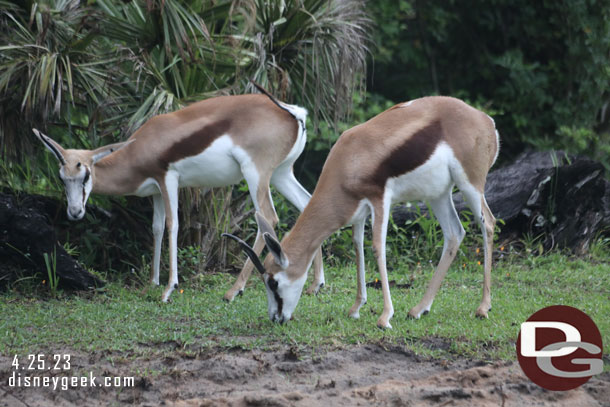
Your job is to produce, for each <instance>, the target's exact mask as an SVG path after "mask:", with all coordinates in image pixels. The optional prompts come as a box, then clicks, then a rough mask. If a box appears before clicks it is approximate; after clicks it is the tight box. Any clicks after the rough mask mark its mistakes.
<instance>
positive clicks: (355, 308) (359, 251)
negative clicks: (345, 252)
mask: <svg viewBox="0 0 610 407" xmlns="http://www.w3.org/2000/svg"><path fill="white" fill-rule="evenodd" d="M352 241H353V242H354V247H355V248H356V267H357V269H358V291H357V292H356V302H354V305H352V308H350V310H349V316H350V317H352V318H360V307H362V306H363V305H364V304H366V282H365V281H364V221H362V222H359V223H354V225H353V226H352Z"/></svg>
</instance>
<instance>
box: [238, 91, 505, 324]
mask: <svg viewBox="0 0 610 407" xmlns="http://www.w3.org/2000/svg"><path fill="white" fill-rule="evenodd" d="M498 151H499V136H498V133H497V131H496V129H495V124H494V121H493V119H492V118H491V117H489V116H488V115H486V114H485V113H483V112H481V111H479V110H476V109H474V108H472V107H470V106H468V105H467V104H466V103H464V102H462V101H460V100H458V99H454V98H450V97H440V96H437V97H426V98H422V99H417V100H413V101H411V102H408V103H403V104H399V105H396V106H394V107H392V108H390V109H388V110H386V111H385V112H383V113H381V114H379V115H378V116H376V117H373V118H372V119H371V120H369V121H367V122H366V123H363V124H360V125H358V126H355V127H353V128H351V129H350V130H348V131H346V132H345V133H343V134H342V135H341V137H339V139H338V140H337V143H336V144H335V145H334V146H333V148H332V149H331V151H330V154H329V155H328V158H327V159H326V163H325V164H324V168H323V169H322V174H321V175H320V179H319V181H318V185H317V186H316V189H315V191H314V193H313V196H312V198H311V200H310V201H309V204H307V207H306V208H305V210H304V211H303V213H301V215H300V216H299V218H298V220H297V222H296V224H295V225H294V228H293V229H292V231H291V232H290V233H289V234H287V236H286V237H285V238H284V239H283V240H282V242H281V243H280V242H279V241H278V239H277V237H276V235H275V232H274V230H273V226H272V225H269V224H268V223H267V222H266V221H265V219H264V218H263V217H262V216H260V215H259V214H257V222H258V224H259V230H261V231H262V232H263V238H264V239H265V243H266V245H267V248H268V249H269V251H270V253H271V255H270V256H268V257H267V258H266V259H265V262H264V264H263V263H262V262H261V261H260V260H259V259H258V258H257V256H256V253H255V252H254V251H253V250H252V249H250V248H249V247H248V246H247V244H245V243H244V242H243V241H241V240H239V239H238V238H236V237H235V236H229V237H232V238H233V239H235V240H237V241H238V242H239V243H240V244H241V246H242V247H243V248H244V249H245V251H246V253H247V254H248V256H249V257H250V258H251V259H252V261H253V262H254V264H255V266H256V267H257V269H258V270H259V271H260V272H261V273H263V279H264V280H265V285H266V288H267V300H268V312H269V318H271V320H272V321H275V322H279V323H283V322H285V321H288V320H289V319H290V318H291V317H292V313H293V312H294V310H295V308H296V306H297V303H298V301H299V298H300V296H301V291H302V288H303V285H304V284H305V279H306V277H307V269H308V268H309V265H310V264H311V262H312V259H313V256H314V253H315V252H316V250H317V249H318V247H320V245H321V244H322V242H323V241H324V240H325V239H326V238H327V237H328V236H330V235H331V234H332V233H333V232H334V231H336V230H337V229H339V228H341V227H342V226H345V225H348V224H351V225H353V226H352V228H353V242H354V245H355V246H356V259H357V269H358V291H357V294H356V302H355V303H354V305H353V306H352V307H351V309H350V310H349V315H350V316H351V317H353V318H358V317H359V316H360V315H359V310H360V307H362V305H364V304H365V303H366V284H365V281H364V248H363V241H364V224H365V221H366V218H367V217H368V215H369V214H371V215H372V228H373V249H374V252H375V257H376V259H377V265H378V267H379V274H380V276H381V286H382V290H383V298H384V304H383V313H382V314H381V316H380V317H379V319H378V321H377V325H378V326H379V327H382V328H391V325H390V319H391V318H392V315H393V314H394V308H393V306H392V300H391V298H390V288H389V285H388V276H387V271H386V257H385V256H386V247H385V246H386V232H387V224H388V217H389V216H390V207H391V205H392V203H394V202H397V201H399V202H404V201H409V200H428V201H429V202H430V205H431V208H432V210H433V211H434V214H435V215H436V217H437V219H438V221H439V223H440V225H441V228H442V230H443V236H444V245H443V253H442V255H441V259H440V262H439V264H438V266H437V268H436V271H435V273H434V276H433V277H432V280H431V282H430V285H429V286H428V289H427V291H426V293H425V294H424V297H423V299H422V300H421V301H420V302H419V304H418V305H416V306H415V307H414V308H412V309H411V310H410V311H409V315H410V316H412V317H414V318H419V317H420V316H421V315H422V314H423V313H426V312H428V311H429V310H430V307H431V305H432V301H433V300H434V297H435V295H436V293H437V291H438V289H439V287H440V285H441V282H442V280H443V278H444V277H445V275H446V273H447V270H448V268H449V266H450V265H451V262H452V261H453V259H454V257H455V255H456V253H457V250H458V247H459V245H460V243H461V241H462V238H463V237H464V233H465V232H464V228H463V227H462V224H461V223H460V220H459V218H458V215H457V213H456V211H455V207H454V205H453V200H452V196H451V192H452V188H453V186H454V185H457V187H458V188H459V189H460V190H461V191H462V194H463V195H464V198H465V199H466V202H467V203H468V205H469V206H470V208H471V209H472V212H473V213H474V216H475V219H476V221H477V222H478V224H479V225H480V226H481V230H482V232H483V241H484V251H485V268H484V270H485V271H484V281H483V299H482V301H481V304H480V305H479V308H478V309H477V311H476V315H477V316H480V317H487V312H488V311H489V309H490V308H491V296H490V284H491V255H492V244H493V233H494V225H495V218H494V217H493V215H492V214H491V211H490V210H489V207H488V206H487V203H486V201H485V196H484V195H483V191H484V187H485V179H486V177H487V172H488V171H489V169H490V167H491V166H492V165H493V163H494V162H495V160H496V158H497V156H498Z"/></svg>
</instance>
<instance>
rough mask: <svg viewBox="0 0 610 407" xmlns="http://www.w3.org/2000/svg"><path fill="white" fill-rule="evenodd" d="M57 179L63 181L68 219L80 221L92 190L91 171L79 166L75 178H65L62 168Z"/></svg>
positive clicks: (84, 166)
mask: <svg viewBox="0 0 610 407" xmlns="http://www.w3.org/2000/svg"><path fill="white" fill-rule="evenodd" d="M59 177H60V178H61V180H62V181H63V183H64V186H65V189H66V198H67V200H68V219H70V220H80V219H82V218H83V217H84V216H85V205H86V203H87V199H88V198H89V194H90V193H91V189H92V188H93V180H92V177H93V176H92V174H91V170H90V169H89V167H87V166H86V165H80V170H79V171H78V173H77V174H76V175H75V176H67V175H66V174H65V171H64V167H63V166H62V167H61V168H60V169H59Z"/></svg>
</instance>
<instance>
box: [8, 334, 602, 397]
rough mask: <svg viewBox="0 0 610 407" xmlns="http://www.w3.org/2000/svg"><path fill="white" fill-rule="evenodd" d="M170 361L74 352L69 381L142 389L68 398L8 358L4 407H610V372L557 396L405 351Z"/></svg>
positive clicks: (503, 369)
mask: <svg viewBox="0 0 610 407" xmlns="http://www.w3.org/2000/svg"><path fill="white" fill-rule="evenodd" d="M62 353H70V352H69V351H64V352H62ZM167 354H169V355H170V356H154V357H143V356H132V355H128V354H121V353H104V352H100V353H95V354H92V355H86V354H82V353H76V352H75V353H71V355H72V358H71V362H72V366H71V370H70V371H69V372H67V373H68V376H87V375H88V374H89V372H93V375H94V376H97V377H98V378H99V377H102V376H119V377H125V376H134V378H135V386H134V387H132V388H118V389H117V388H101V387H96V388H87V387H77V388H70V389H68V390H61V389H57V390H52V389H49V388H24V387H9V386H8V381H9V378H10V377H11V375H12V374H13V372H14V371H13V370H12V367H11V361H12V355H11V356H0V379H1V382H0V406H11V407H22V406H49V405H53V406H56V407H62V406H84V405H86V406H107V405H124V404H126V405H138V406H157V405H170V406H184V407H195V406H197V407H198V406H269V407H271V406H278V407H279V406H308V407H309V406H330V405H332V406H359V405H360V406H370V405H379V406H414V407H416V406H428V405H434V406H507V407H508V406H520V407H521V406H530V405H536V406H549V407H550V406H566V407H567V406H570V407H572V406H610V373H605V374H602V375H599V376H597V377H594V378H592V379H591V380H590V381H589V382H588V383H587V384H585V385H584V386H582V387H581V388H578V389H576V390H571V391H567V392H550V391H546V390H544V389H541V388H540V387H538V386H536V385H535V384H533V383H531V382H530V381H529V380H528V379H527V378H526V377H525V376H524V375H523V373H522V372H521V369H520V368H519V366H518V365H517V364H516V363H514V362H496V363H492V364H487V363H484V362H474V361H468V360H457V361H455V360H454V361H452V360H438V359H422V358H419V357H417V356H415V355H413V354H412V353H410V352H409V351H406V350H404V349H402V348H398V347H395V348H389V349H388V348H384V347H382V346H379V345H362V346H351V347H347V348H344V349H341V350H331V351H318V352H317V353H315V354H312V353H311V352H309V353H302V352H299V351H297V350H295V349H290V348H280V349H279V350H274V351H261V350H253V351H244V350H235V351H217V352H209V351H208V352H206V353H202V354H199V355H197V356H192V355H185V354H183V353H181V352H175V353H172V352H167ZM45 374H46V375H49V374H48V373H47V372H44V373H43V374H41V375H40V376H42V375H45ZM64 376H65V374H64ZM58 377H59V378H61V377H62V376H61V374H60V375H58ZM98 380H99V379H98Z"/></svg>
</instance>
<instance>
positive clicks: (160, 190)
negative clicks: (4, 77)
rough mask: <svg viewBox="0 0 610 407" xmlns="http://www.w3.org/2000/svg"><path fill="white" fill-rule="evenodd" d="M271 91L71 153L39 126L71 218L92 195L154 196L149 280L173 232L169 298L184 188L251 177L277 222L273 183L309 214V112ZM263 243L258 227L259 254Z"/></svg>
mask: <svg viewBox="0 0 610 407" xmlns="http://www.w3.org/2000/svg"><path fill="white" fill-rule="evenodd" d="M259 89H260V90H261V91H262V92H263V93H265V94H266V96H264V95H258V94H255V95H239V96H221V97H216V98H211V99H207V100H204V101H201V102H198V103H195V104H192V105H190V106H188V107H186V108H184V109H181V110H178V111H176V112H173V113H169V114H164V115H159V116H155V117H153V118H151V119H150V120H148V121H147V122H146V123H145V124H144V125H143V126H142V127H141V128H140V129H138V130H137V131H136V132H135V133H134V134H133V135H132V136H131V137H130V138H129V139H128V140H127V141H125V142H123V143H117V144H112V145H107V146H104V147H101V148H98V149H97V150H66V149H64V148H62V147H61V146H60V145H59V144H58V143H57V142H55V141H53V140H52V139H50V138H49V137H47V136H46V135H44V134H42V133H40V132H39V131H38V130H36V129H34V133H35V134H36V136H37V137H38V138H39V139H40V140H41V141H42V142H43V143H44V145H45V146H46V147H47V148H48V149H49V150H50V151H51V152H52V153H53V154H54V155H55V157H57V159H58V160H59V162H60V164H61V168H60V170H59V175H60V177H61V179H62V181H63V183H64V185H65V188H66V196H67V200H68V218H70V219H71V220H78V219H82V218H83V216H84V215H85V203H86V202H87V198H88V197H89V194H90V193H91V192H95V193H100V194H109V195H136V196H150V195H152V197H153V208H154V215H153V235H154V256H153V265H152V269H151V276H150V280H151V283H152V284H155V285H158V284H159V266H160V259H161V245H162V241H163V232H164V227H165V224H167V228H168V230H169V250H170V276H169V282H168V285H167V287H166V289H165V291H164V292H163V296H162V300H163V301H167V300H168V298H169V296H170V294H171V293H172V291H173V290H174V289H175V288H177V286H178V260H177V236H178V188H180V187H202V186H205V187H220V186H226V185H231V184H235V183H238V182H239V181H241V180H242V179H244V178H245V180H246V182H247V184H248V189H249V191H250V196H251V197H252V202H253V203H254V208H255V210H256V211H257V212H259V211H260V212H261V213H262V216H263V217H264V218H265V219H266V221H268V222H270V223H271V225H276V224H277V222H278V218H277V215H276V213H275V209H274V206H273V201H272V200H271V193H270V190H269V183H271V184H272V185H273V186H274V187H275V188H276V189H277V190H278V191H279V192H280V193H281V194H282V195H283V196H284V197H286V199H288V200H289V201H290V202H291V203H292V204H293V205H295V206H296V207H297V208H298V209H299V210H300V211H303V209H304V208H305V206H306V205H307V202H308V201H309V199H310V197H311V196H310V195H309V193H308V192H307V191H306V190H305V189H304V188H303V187H302V186H301V184H299V182H298V181H297V180H296V178H295V177H294V174H293V171H292V166H293V164H294V162H295V161H296V159H297V158H298V157H299V155H300V154H301V152H302V151H303V148H304V147H305V142H306V132H305V119H306V116H307V111H306V110H305V109H303V108H300V107H298V106H294V105H289V104H285V103H282V102H278V101H277V100H276V99H275V98H273V96H271V95H270V94H268V93H267V92H266V91H264V89H262V88H259ZM263 247H264V242H263V239H262V235H261V233H260V231H259V233H257V236H256V241H255V243H254V250H255V251H256V252H257V253H260V251H261V250H262V249H263ZM321 256H322V254H321V251H318V255H317V256H316V261H315V279H316V281H314V282H313V283H312V286H311V289H310V291H311V292H315V291H317V289H319V288H320V287H321V286H322V285H323V284H324V272H323V269H322V257H321ZM252 268H253V265H252V263H251V262H250V261H246V264H245V265H244V267H243V269H242V271H241V273H240V275H239V277H238V278H237V281H236V282H235V284H234V285H233V287H232V288H231V289H230V290H229V291H227V293H226V294H225V298H226V299H227V300H232V299H233V298H234V297H235V296H236V295H237V294H240V293H241V292H243V290H244V287H245V284H246V281H247V280H248V278H249V276H250V273H251V271H252Z"/></svg>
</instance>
